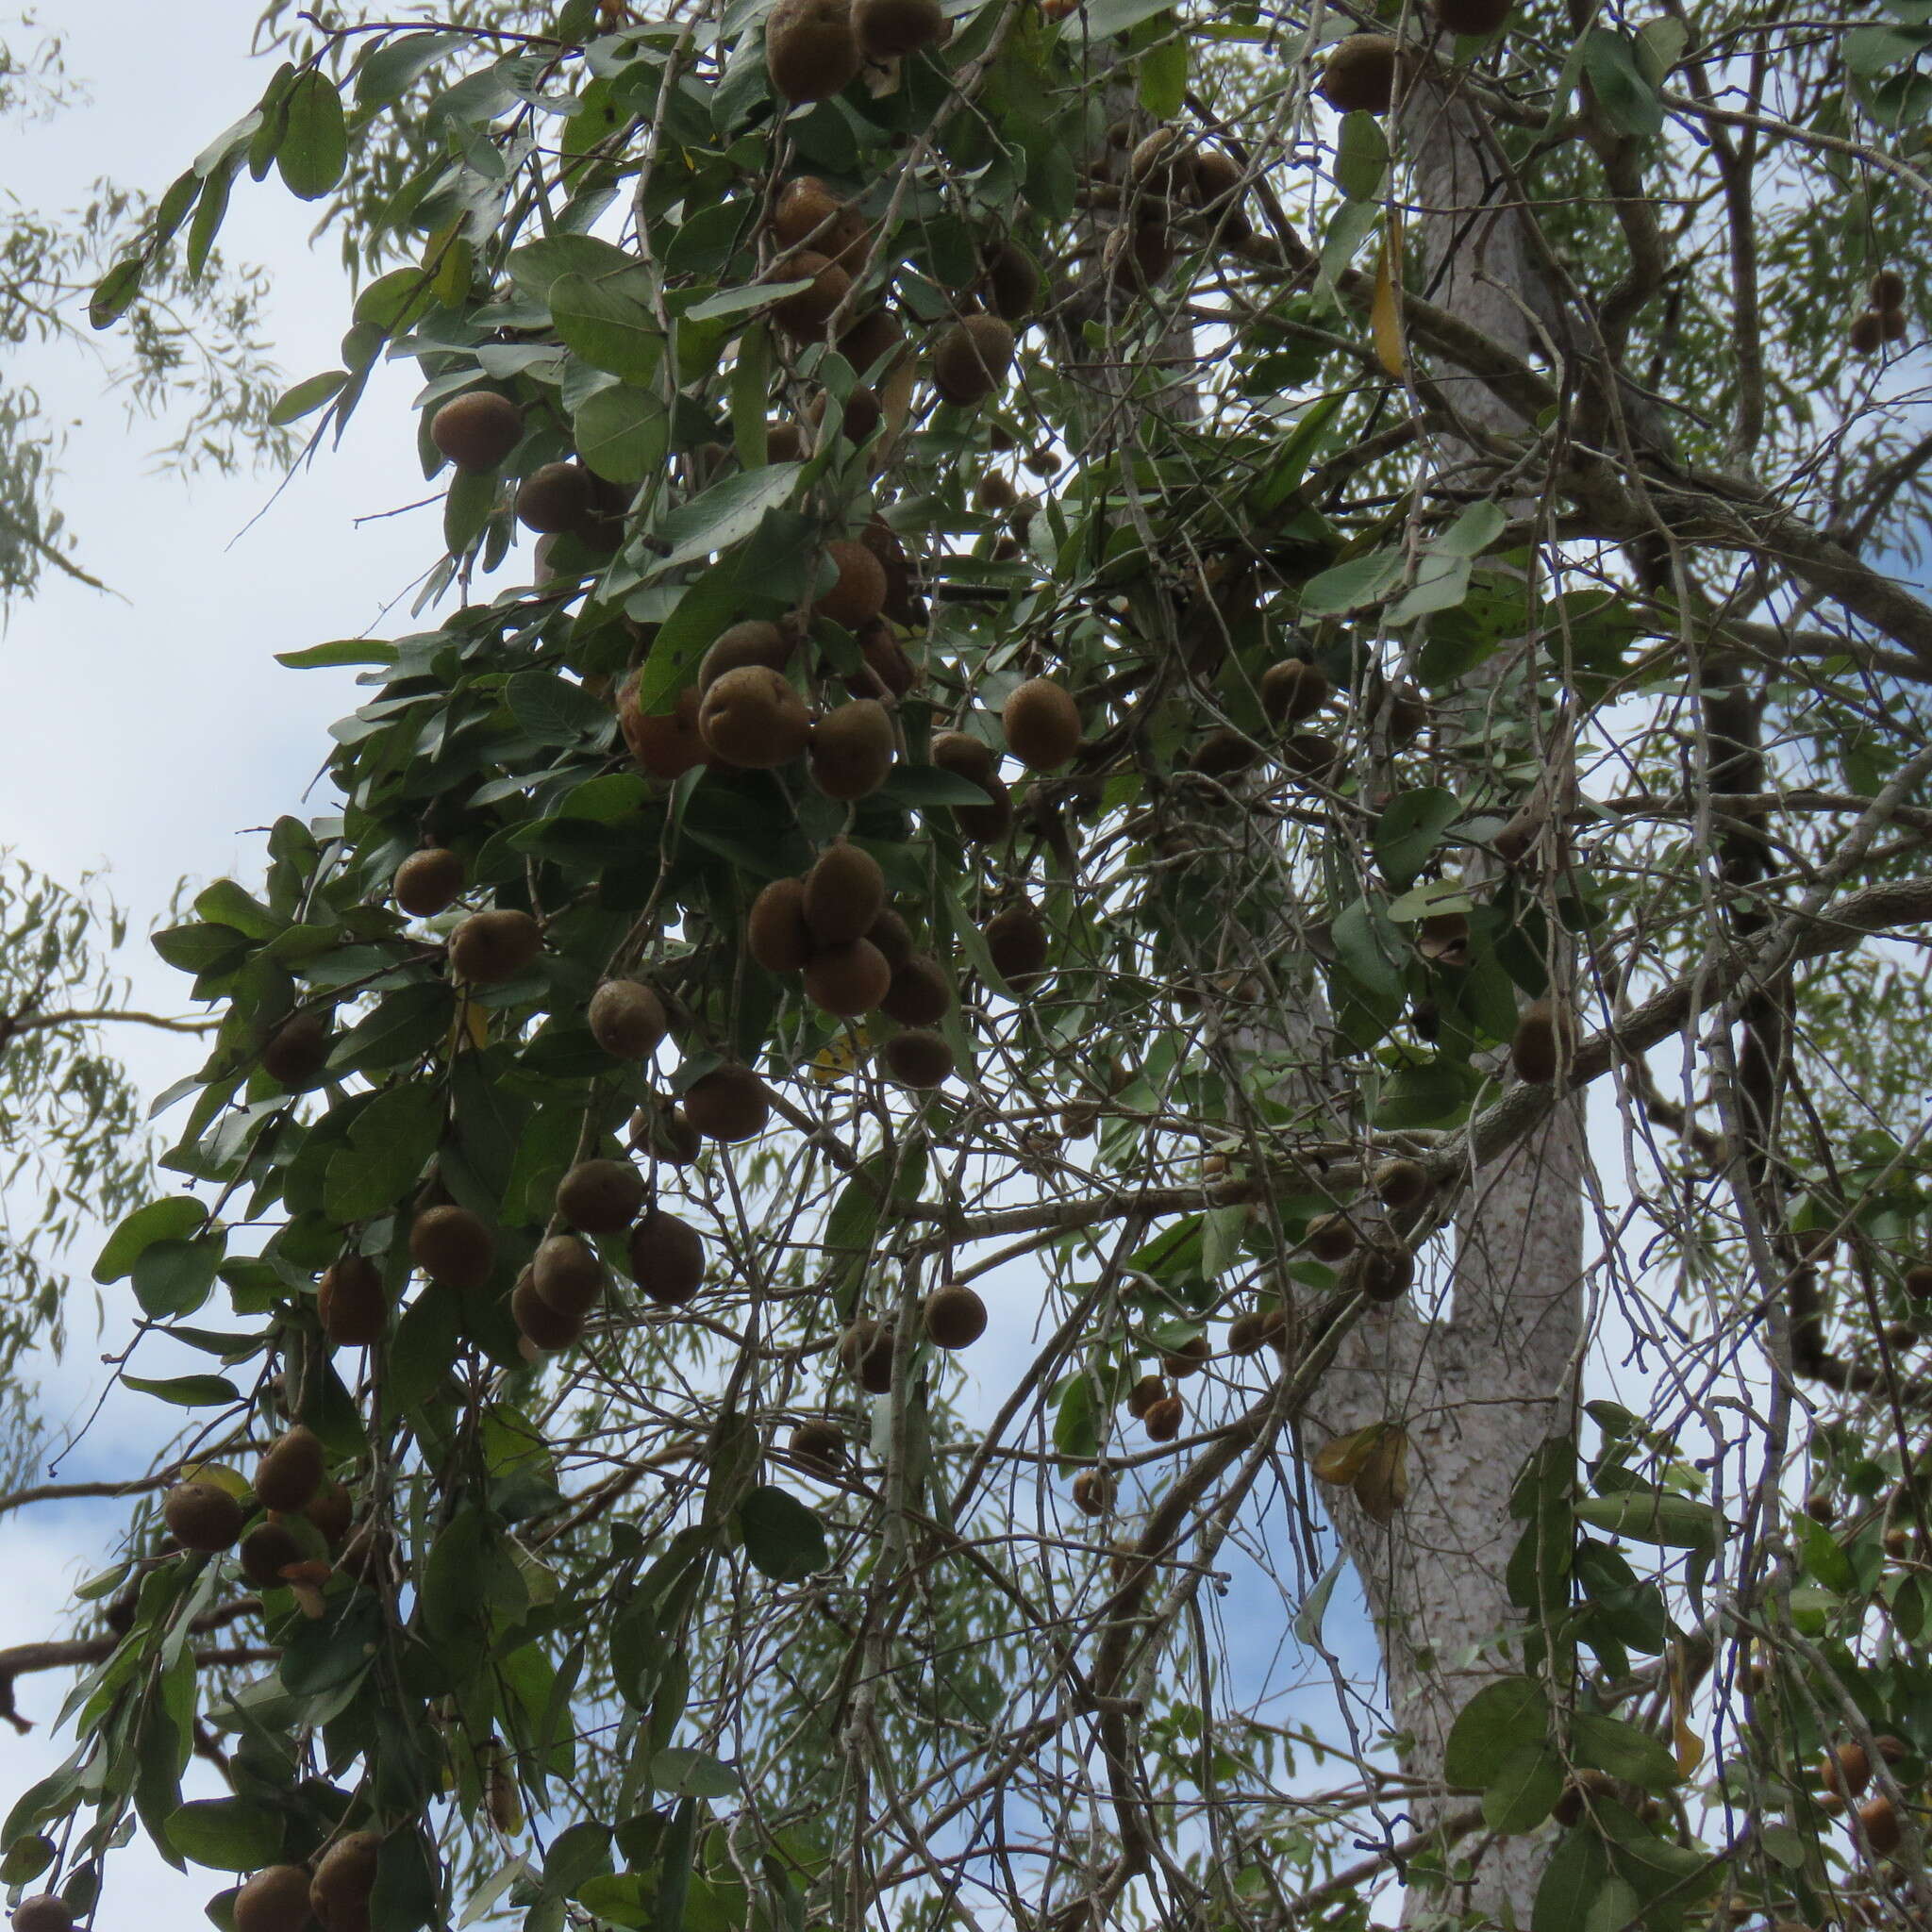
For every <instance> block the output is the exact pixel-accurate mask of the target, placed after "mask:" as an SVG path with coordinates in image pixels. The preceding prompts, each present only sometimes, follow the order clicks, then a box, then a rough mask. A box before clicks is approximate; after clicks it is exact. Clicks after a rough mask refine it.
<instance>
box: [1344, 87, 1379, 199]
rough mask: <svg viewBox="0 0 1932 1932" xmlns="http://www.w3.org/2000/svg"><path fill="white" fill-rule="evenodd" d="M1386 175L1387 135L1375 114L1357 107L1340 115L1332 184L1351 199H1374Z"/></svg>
mask: <svg viewBox="0 0 1932 1932" xmlns="http://www.w3.org/2000/svg"><path fill="white" fill-rule="evenodd" d="M1388 178H1389V137H1388V136H1387V135H1386V134H1384V133H1383V132H1382V122H1381V118H1380V116H1379V115H1375V114H1371V113H1368V112H1366V111H1365V110H1363V109H1361V108H1357V109H1356V110H1355V111H1354V112H1353V113H1349V114H1344V115H1343V116H1342V117H1341V130H1340V133H1339V134H1338V136H1337V139H1336V142H1335V180H1336V185H1337V186H1338V187H1339V188H1340V189H1341V192H1342V193H1344V194H1345V195H1347V196H1348V198H1349V200H1351V201H1374V200H1376V199H1377V198H1378V197H1379V196H1380V195H1381V192H1382V184H1383V183H1384V182H1385V181H1386V180H1387V179H1388Z"/></svg>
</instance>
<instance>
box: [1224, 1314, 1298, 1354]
mask: <svg viewBox="0 0 1932 1932" xmlns="http://www.w3.org/2000/svg"><path fill="white" fill-rule="evenodd" d="M1287 1338H1288V1317H1287V1316H1286V1314H1284V1313H1283V1311H1282V1310H1281V1309H1279V1308H1251V1309H1249V1311H1248V1312H1247V1313H1246V1314H1245V1315H1237V1316H1236V1317H1235V1318H1234V1320H1233V1321H1232V1322H1230V1323H1229V1324H1227V1350H1228V1353H1229V1354H1230V1355H1240V1356H1249V1355H1259V1354H1260V1352H1261V1351H1262V1350H1263V1349H1264V1348H1266V1347H1267V1346H1268V1344H1269V1343H1270V1342H1273V1343H1274V1346H1275V1347H1276V1348H1280V1347H1281V1346H1282V1345H1283V1344H1284V1342H1285V1341H1287Z"/></svg>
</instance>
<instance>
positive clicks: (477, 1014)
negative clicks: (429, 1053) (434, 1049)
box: [442, 1000, 490, 1060]
mask: <svg viewBox="0 0 1932 1932" xmlns="http://www.w3.org/2000/svg"><path fill="white" fill-rule="evenodd" d="M465 1039H467V1040H468V1041H469V1042H470V1044H471V1046H472V1047H473V1048H474V1049H475V1051H476V1052H478V1053H481V1052H482V1050H483V1049H484V1048H485V1047H486V1046H488V1045H489V1044H490V1011H489V1008H486V1007H479V1006H477V1005H476V1003H475V1001H474V1000H464V1001H463V1002H462V1003H461V1004H460V1005H459V1006H458V1008H457V1017H456V1019H455V1020H454V1022H452V1023H451V1025H450V1029H449V1043H448V1044H447V1045H446V1046H445V1047H444V1048H443V1050H442V1057H443V1058H444V1059H446V1060H453V1059H455V1058H456V1057H457V1049H458V1047H459V1046H460V1045H461V1044H462V1043H463V1041H464V1040H465Z"/></svg>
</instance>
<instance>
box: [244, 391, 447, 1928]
mask: <svg viewBox="0 0 1932 1932" xmlns="http://www.w3.org/2000/svg"><path fill="white" fill-rule="evenodd" d="M458 400H461V399H460V398H458ZM439 420H440V419H439ZM232 1913H233V1917H232V1920H231V1923H232V1924H233V1925H234V1928H235V1932H304V1928H305V1927H306V1926H308V1924H310V1923H311V1920H312V1912H311V1909H310V1907H309V1904H308V1867H307V1866H306V1865H271V1866H269V1867H268V1869H267V1870H266V1871H263V1872H258V1873H257V1874H255V1876H254V1877H253V1878H251V1879H250V1880H249V1881H248V1883H247V1884H246V1885H244V1886H243V1887H242V1890H240V1891H238V1892H237V1893H236V1894H235V1903H234V1906H233V1907H232Z"/></svg>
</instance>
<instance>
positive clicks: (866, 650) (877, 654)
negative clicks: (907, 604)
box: [845, 617, 919, 698]
mask: <svg viewBox="0 0 1932 1932" xmlns="http://www.w3.org/2000/svg"><path fill="white" fill-rule="evenodd" d="M858 655H859V656H860V657H861V658H864V660H865V668H866V671H867V673H868V674H869V675H867V676H865V677H862V678H860V677H855V678H848V679H847V680H846V685H845V688H846V690H847V691H851V693H852V694H853V696H855V697H867V696H870V695H871V693H872V692H873V691H875V690H877V689H878V688H879V686H880V685H883V686H884V687H885V689H886V690H887V691H889V692H890V693H891V695H892V696H893V697H895V698H903V697H904V696H905V695H906V693H907V692H908V691H910V690H911V689H912V687H913V686H914V685H915V684H917V683H918V682H919V670H918V667H917V666H916V665H915V664H914V663H913V661H912V659H911V658H909V657H908V656H907V654H906V646H905V645H904V644H902V643H901V642H900V641H899V640H898V639H897V637H895V636H894V635H893V632H892V626H891V625H890V624H888V623H887V622H886V620H885V619H884V618H883V617H874V618H873V619H872V620H871V622H869V623H867V624H863V625H860V626H859V628H858ZM874 678H876V679H877V680H878V683H877V684H874V682H873V681H872V680H873V679H874Z"/></svg>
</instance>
